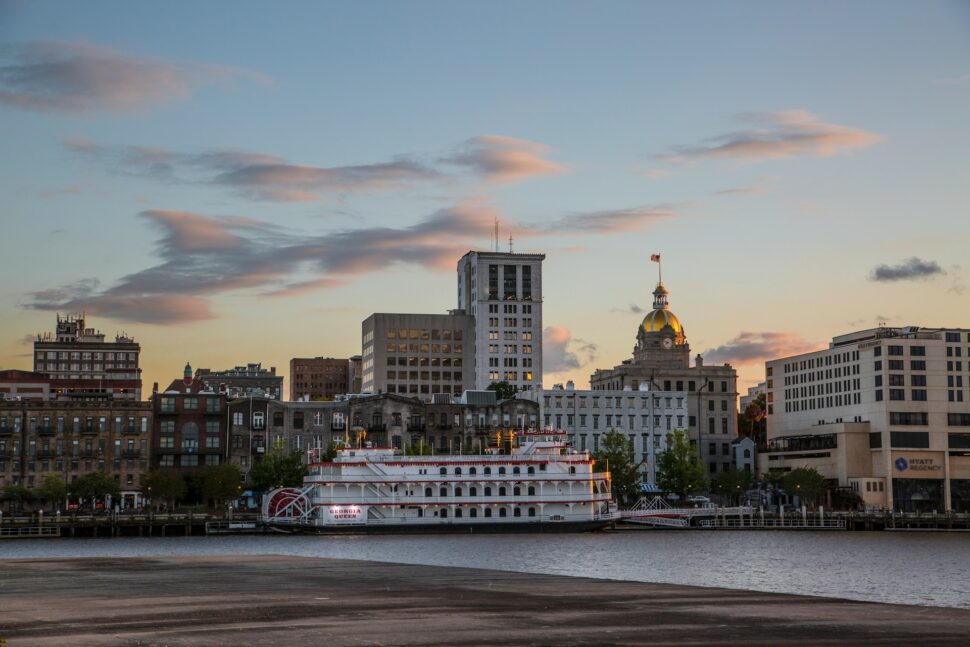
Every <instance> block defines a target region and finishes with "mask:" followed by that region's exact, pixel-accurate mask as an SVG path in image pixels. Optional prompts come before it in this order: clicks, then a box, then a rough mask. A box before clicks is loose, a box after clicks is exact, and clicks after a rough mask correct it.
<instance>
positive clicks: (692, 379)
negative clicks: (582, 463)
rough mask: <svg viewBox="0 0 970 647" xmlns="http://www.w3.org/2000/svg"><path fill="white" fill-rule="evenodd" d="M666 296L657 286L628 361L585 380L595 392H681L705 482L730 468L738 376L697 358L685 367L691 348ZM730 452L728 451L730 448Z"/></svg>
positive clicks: (689, 429)
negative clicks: (691, 364) (685, 401)
mask: <svg viewBox="0 0 970 647" xmlns="http://www.w3.org/2000/svg"><path fill="white" fill-rule="evenodd" d="M668 296H669V292H668V291H667V288H665V287H664V285H663V283H662V282H658V283H657V287H656V289H654V291H653V297H654V298H653V308H652V309H651V311H650V312H648V313H647V314H646V316H645V317H644V318H643V321H642V322H641V323H640V326H639V327H638V328H637V334H636V345H635V346H634V349H633V357H632V359H628V360H624V361H623V362H622V363H621V364H618V365H617V366H614V367H613V368H610V369H597V370H596V371H595V372H594V373H593V374H592V375H591V376H590V379H589V381H590V386H591V388H592V389H593V390H594V391H612V392H616V391H623V390H626V389H629V390H630V391H640V389H641V388H643V387H644V386H646V387H647V389H648V390H650V391H673V392H686V394H687V403H688V418H687V421H686V422H687V424H686V426H685V427H684V429H685V430H686V431H687V433H688V437H689V438H690V439H691V442H692V443H694V444H695V445H696V447H697V452H698V456H699V457H700V460H701V462H702V463H703V464H704V466H705V469H704V471H705V473H706V474H707V476H708V478H714V476H715V475H716V474H717V473H718V472H722V471H725V470H730V469H732V468H733V466H734V458H733V455H732V452H731V451H727V452H725V451H724V446H725V443H730V442H731V441H732V440H733V439H734V438H736V437H737V435H738V415H737V410H738V409H737V403H738V389H737V383H738V375H737V371H735V370H734V368H732V367H731V366H730V365H729V364H723V365H721V366H707V365H705V364H704V360H703V358H702V357H701V356H700V355H698V356H697V357H696V359H695V362H694V366H690V346H689V345H688V343H687V335H686V331H685V329H684V326H683V325H682V324H681V322H680V319H678V318H677V316H676V315H674V313H673V312H671V311H670V307H669V303H668ZM729 449H730V448H729Z"/></svg>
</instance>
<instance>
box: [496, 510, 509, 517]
mask: <svg viewBox="0 0 970 647" xmlns="http://www.w3.org/2000/svg"><path fill="white" fill-rule="evenodd" d="M498 516H500V517H507V516H509V513H508V511H506V509H505V508H499V510H498Z"/></svg>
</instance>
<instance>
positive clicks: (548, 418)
mask: <svg viewBox="0 0 970 647" xmlns="http://www.w3.org/2000/svg"><path fill="white" fill-rule="evenodd" d="M552 417H553V415H552V414H548V413H547V414H545V426H546V427H551V426H552ZM590 417H591V418H592V422H593V427H592V428H593V429H599V428H600V416H599V415H597V414H593V415H592V416H590ZM604 417H605V422H606V425H605V427H604V428H605V429H611V428H613V427H620V428H623V427H625V428H626V429H636V428H637V425H636V419H637V417H636V416H634V415H628V416H627V417H626V418H627V424H626V425H624V424H623V416H621V415H619V414H617V415H616V416H614V415H612V414H606V415H605V416H604ZM555 418H556V425H555V427H556V429H562V428H563V425H562V423H563V414H560V413H557V414H555ZM674 418H676V420H677V426H676V429H683V427H684V416H682V415H678V416H672V415H671V416H653V428H659V427H660V426H661V425H662V424H664V423H666V426H665V428H666V429H667V431H671V430H672V429H674V427H673V421H674ZM575 424H576V416H575V415H574V414H571V413H570V414H566V425H567V427H569V428H572V427H574V426H575ZM579 426H580V427H581V428H585V427H587V426H588V425H587V416H586V414H584V413H581V414H579ZM640 428H643V429H650V428H651V426H650V416H647V415H641V416H640Z"/></svg>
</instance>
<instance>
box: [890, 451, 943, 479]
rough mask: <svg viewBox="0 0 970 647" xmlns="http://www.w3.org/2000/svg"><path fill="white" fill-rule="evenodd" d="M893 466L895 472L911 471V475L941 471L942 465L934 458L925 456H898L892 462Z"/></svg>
mask: <svg viewBox="0 0 970 647" xmlns="http://www.w3.org/2000/svg"><path fill="white" fill-rule="evenodd" d="M893 467H895V468H896V471H897V472H900V473H904V474H908V473H910V472H912V473H913V474H912V475H913V476H931V475H933V473H935V472H942V471H943V465H941V464H939V461H938V460H937V459H936V458H926V457H922V456H919V457H906V456H900V457H898V458H897V459H896V460H895V461H894V463H893Z"/></svg>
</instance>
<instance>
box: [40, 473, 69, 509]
mask: <svg viewBox="0 0 970 647" xmlns="http://www.w3.org/2000/svg"><path fill="white" fill-rule="evenodd" d="M34 494H35V495H36V496H37V498H38V499H40V500H41V501H46V502H47V503H49V504H51V505H52V506H60V505H62V504H63V503H64V501H65V500H66V499H67V484H66V483H65V482H64V481H63V480H61V477H59V476H58V475H56V474H48V475H47V476H45V477H44V482H43V483H41V484H40V487H38V488H37V489H36V490H34Z"/></svg>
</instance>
